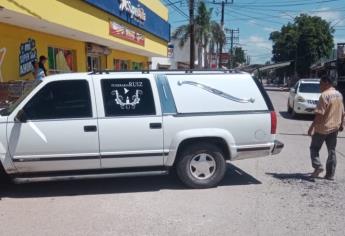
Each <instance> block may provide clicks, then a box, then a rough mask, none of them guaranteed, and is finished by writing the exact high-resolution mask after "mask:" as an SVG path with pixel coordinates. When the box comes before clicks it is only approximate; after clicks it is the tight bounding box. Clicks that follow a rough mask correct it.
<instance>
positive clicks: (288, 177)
mask: <svg viewBox="0 0 345 236" xmlns="http://www.w3.org/2000/svg"><path fill="white" fill-rule="evenodd" d="M266 175H270V176H272V177H273V178H276V179H279V180H304V181H308V182H315V180H314V179H313V178H311V177H310V173H308V174H306V173H287V174H285V173H266Z"/></svg>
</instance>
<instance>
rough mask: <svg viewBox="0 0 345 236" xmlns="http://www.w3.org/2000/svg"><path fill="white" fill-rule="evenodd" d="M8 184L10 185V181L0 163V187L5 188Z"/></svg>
mask: <svg viewBox="0 0 345 236" xmlns="http://www.w3.org/2000/svg"><path fill="white" fill-rule="evenodd" d="M9 183H11V179H10V177H9V176H8V174H6V172H5V170H4V168H3V166H2V165H1V163H0V186H5V185H8V184H9Z"/></svg>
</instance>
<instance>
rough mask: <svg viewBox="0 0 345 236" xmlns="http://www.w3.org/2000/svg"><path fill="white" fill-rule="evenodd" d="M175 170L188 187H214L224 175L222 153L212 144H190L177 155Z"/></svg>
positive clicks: (224, 165) (224, 166)
mask: <svg viewBox="0 0 345 236" xmlns="http://www.w3.org/2000/svg"><path fill="white" fill-rule="evenodd" d="M176 171H177V176H178V177H179V179H180V180H181V181H182V182H183V183H184V184H185V185H187V186H188V187H191V188H211V187H215V186H217V185H218V184H219V182H220V181H221V180H222V179H223V177H224V175H225V171H226V162H225V158H224V154H223V153H222V151H221V149H220V148H218V147H217V146H216V145H213V144H209V143H198V144H194V145H190V146H188V147H186V148H185V149H184V150H183V151H182V152H181V155H180V156H179V157H178V162H177V164H176Z"/></svg>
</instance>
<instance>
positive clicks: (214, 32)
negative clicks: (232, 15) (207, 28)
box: [209, 21, 226, 60]
mask: <svg viewBox="0 0 345 236" xmlns="http://www.w3.org/2000/svg"><path fill="white" fill-rule="evenodd" d="M225 43H226V35H225V33H224V30H223V29H222V26H221V25H220V24H219V23H218V22H216V21H212V22H211V37H210V46H209V48H210V52H211V53H215V52H216V53H218V52H219V47H220V45H225ZM219 55H220V54H219ZM218 58H219V60H220V56H219V57H218Z"/></svg>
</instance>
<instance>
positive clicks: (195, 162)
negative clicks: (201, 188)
mask: <svg viewBox="0 0 345 236" xmlns="http://www.w3.org/2000/svg"><path fill="white" fill-rule="evenodd" d="M189 169H190V172H191V173H192V175H193V176H194V177H195V178H197V179H208V178H210V177H211V176H213V175H214V173H215V172H216V161H215V159H214V157H213V156H211V155H209V154H207V153H201V154H198V155H195V156H194V157H193V158H192V160H191V161H190V164H189Z"/></svg>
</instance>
